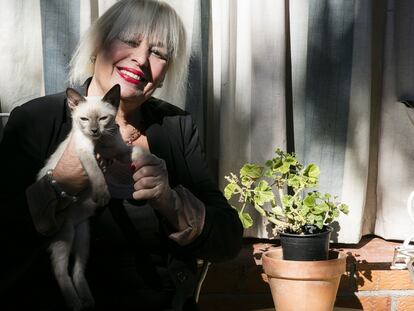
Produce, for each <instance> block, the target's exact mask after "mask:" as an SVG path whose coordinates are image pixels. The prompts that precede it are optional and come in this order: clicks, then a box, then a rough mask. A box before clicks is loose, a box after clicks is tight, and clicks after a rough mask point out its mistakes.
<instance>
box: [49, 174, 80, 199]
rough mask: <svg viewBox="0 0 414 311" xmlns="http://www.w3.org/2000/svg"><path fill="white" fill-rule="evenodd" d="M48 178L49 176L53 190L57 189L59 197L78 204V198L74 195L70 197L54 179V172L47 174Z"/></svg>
mask: <svg viewBox="0 0 414 311" xmlns="http://www.w3.org/2000/svg"><path fill="white" fill-rule="evenodd" d="M46 176H47V180H48V182H49V184H50V185H51V186H52V187H53V189H55V191H56V193H57V195H58V196H59V197H60V198H61V199H69V200H71V201H72V202H77V201H78V198H77V197H76V196H74V195H69V194H67V193H66V192H65V191H64V190H63V189H62V188H61V187H60V185H59V184H58V182H57V181H56V180H55V179H54V178H53V170H52V169H50V170H48V171H47V172H46Z"/></svg>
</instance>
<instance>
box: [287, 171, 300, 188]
mask: <svg viewBox="0 0 414 311" xmlns="http://www.w3.org/2000/svg"><path fill="white" fill-rule="evenodd" d="M288 186H290V187H293V188H295V189H298V188H300V187H301V186H302V178H301V177H300V176H298V175H294V174H291V175H289V178H288Z"/></svg>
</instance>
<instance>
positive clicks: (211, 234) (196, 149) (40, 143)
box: [0, 93, 242, 310]
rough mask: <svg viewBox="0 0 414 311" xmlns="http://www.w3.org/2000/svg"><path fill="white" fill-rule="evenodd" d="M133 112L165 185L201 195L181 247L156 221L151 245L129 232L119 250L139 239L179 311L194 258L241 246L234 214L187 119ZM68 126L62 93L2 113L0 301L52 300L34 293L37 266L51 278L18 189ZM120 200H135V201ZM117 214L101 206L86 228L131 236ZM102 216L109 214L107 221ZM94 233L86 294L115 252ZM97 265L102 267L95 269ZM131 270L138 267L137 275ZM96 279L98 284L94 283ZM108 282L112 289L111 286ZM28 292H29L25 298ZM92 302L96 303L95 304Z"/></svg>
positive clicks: (162, 111) (173, 110) (191, 281)
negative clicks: (194, 224)
mask: <svg viewBox="0 0 414 311" xmlns="http://www.w3.org/2000/svg"><path fill="white" fill-rule="evenodd" d="M141 109H142V112H143V116H144V119H145V122H146V124H145V134H146V135H147V139H148V144H149V148H150V151H151V152H152V153H153V154H155V155H156V156H157V157H159V158H162V159H164V160H165V162H166V165H167V169H168V176H169V183H170V186H171V188H174V187H175V186H177V185H182V186H183V187H185V188H187V189H188V190H190V191H191V192H192V193H193V194H194V195H195V196H196V197H197V198H198V199H199V200H201V201H202V202H203V203H204V204H205V208H206V215H205V223H204V228H203V231H202V233H201V234H200V235H199V236H198V237H197V238H196V239H195V240H194V241H193V242H191V243H190V244H189V245H186V246H180V245H178V244H177V243H175V242H174V241H173V240H171V239H169V238H168V233H166V232H164V231H163V226H159V231H158V232H157V234H156V237H157V240H158V242H157V243H159V244H153V243H152V242H150V243H148V241H147V242H146V241H145V239H146V236H145V235H144V236H141V237H139V239H138V244H135V245H134V243H135V242H136V240H135V237H134V236H132V237H131V236H129V237H126V238H125V241H127V243H126V244H125V245H128V246H127V247H126V248H129V249H130V250H132V251H133V252H135V251H136V248H137V247H138V246H137V245H141V244H142V245H144V246H143V247H144V248H145V249H146V251H148V252H149V253H151V256H149V258H150V261H154V263H155V264H157V263H159V262H163V263H165V264H166V269H167V270H166V271H167V272H168V275H169V276H170V277H171V280H172V284H173V285H174V287H175V288H176V291H177V295H176V297H175V300H174V301H175V302H174V303H173V305H174V309H176V310H180V309H181V306H182V305H183V303H184V301H185V300H186V299H187V298H188V297H190V296H191V295H192V291H193V290H194V285H195V275H194V274H195V259H196V258H201V259H205V260H208V261H212V262H217V261H223V260H226V259H230V258H232V257H235V256H236V255H237V253H238V251H239V250H240V247H241V241H242V226H241V223H240V221H239V219H238V216H237V213H236V211H235V210H234V209H232V208H231V207H230V206H229V205H228V203H227V201H226V199H225V198H224V197H223V195H222V193H221V192H220V191H219V190H218V187H217V186H216V184H215V183H214V181H213V180H212V178H211V176H210V175H209V173H208V168H207V165H206V161H205V158H204V154H203V151H202V148H201V146H200V142H199V136H198V131H197V128H196V127H195V126H194V124H193V121H192V118H191V116H190V115H189V114H187V113H186V112H185V111H183V110H181V109H179V108H177V107H175V106H173V105H170V104H168V103H166V102H164V101H161V100H158V99H155V98H151V99H149V100H148V101H146V102H145V103H144V104H143V106H142V107H141ZM70 130H71V116H70V111H69V110H68V108H67V105H66V96H65V94H64V93H59V94H55V95H49V96H45V97H41V98H37V99H34V100H32V101H30V102H28V103H26V104H24V105H22V106H19V107H17V108H15V109H14V110H13V111H12V113H11V114H10V117H9V120H8V123H7V125H6V127H5V129H4V136H3V140H2V141H1V143H0V163H1V175H0V176H1V177H0V208H1V217H0V230H1V238H0V239H1V242H2V243H1V245H2V246H1V247H2V252H1V254H2V255H1V261H2V263H1V266H0V269H1V272H0V275H1V277H0V296H1V297H0V301H10V300H13V299H14V297H19V299H21V298H22V297H24V296H25V295H26V297H28V296H30V297H31V298H33V299H35V300H37V301H38V302H39V301H40V302H42V301H43V299H45V300H47V299H50V300H52V299H51V296H52V295H51V292H45V291H42V290H41V285H40V286H39V284H41V283H39V282H40V281H41V280H39V279H36V278H37V277H39V275H38V276H36V277H35V276H34V275H36V274H39V271H43V270H41V269H40V267H44V268H45V270H47V272H44V273H45V274H43V272H42V276H40V277H42V280H53V277H52V276H51V270H50V268H49V266H50V264H49V262H48V257H49V256H48V254H47V252H46V247H47V245H48V237H47V236H45V235H42V234H40V233H39V232H38V231H36V229H35V227H34V225H33V221H32V218H31V214H30V212H29V208H28V204H27V198H26V190H27V188H30V187H31V186H32V185H34V184H35V183H36V174H37V173H38V171H39V170H40V169H41V168H42V167H43V165H44V164H45V161H46V160H47V158H48V157H49V156H50V155H51V154H52V153H53V152H54V151H55V149H56V148H57V146H58V145H59V143H60V142H62V141H63V140H64V139H65V138H66V136H67V135H68V133H69V132H70ZM46 203H47V202H45V204H46ZM111 204H112V205H113V206H114V205H116V204H121V203H120V202H114V201H113V202H112V203H111ZM122 204H123V205H128V204H139V202H123V203H122ZM122 204H121V205H122ZM123 215H124V216H125V215H128V214H123ZM155 215H156V217H157V218H158V220H159V223H162V222H163V219H162V216H160V215H158V214H155ZM117 217H118V216H116V215H115V216H114V215H113V213H110V211H109V210H108V209H106V210H104V211H101V213H99V215H98V216H97V217H96V219H93V220H92V224H93V226H92V229H93V228H94V223H95V224H100V226H101V227H102V226H103V227H105V226H106V225H105V224H106V223H112V224H110V225H108V226H113V224H114V223H116V224H117V226H118V228H119V226H121V229H120V232H122V231H123V232H122V234H124V235H125V234H126V235H128V234H130V235H134V233H133V231H132V233H131V231H129V233H128V232H126V231H128V230H125V219H124V220H119V219H115V220H114V218H117ZM121 218H122V216H121ZM105 219H109V222H107V221H105ZM98 231H99V230H98ZM98 231H96V232H98ZM104 231H105V230H104ZM108 232H111V230H109V231H108ZM94 234H95V231H94V230H92V238H91V244H92V245H91V260H90V262H89V263H88V265H89V268H90V270H91V271H93V273H95V276H96V275H97V276H98V277H97V278H95V279H93V276H92V272H91V273H90V275H91V276H90V277H91V279H92V280H91V281H92V284H91V289H92V291H94V290H93V286H98V287H99V286H100V284H101V282H102V283H105V275H106V274H108V273H110V272H111V269H115V270H116V267H114V266H112V263H111V260H110V257H111V256H109V254H112V255H113V256H112V257H113V258H118V259H119V257H122V256H117V251H120V250H119V249H118V248H117V247H115V246H113V245H112V244H110V243H109V241H110V238H109V239H107V241H106V242H108V243H109V244H107V243H105V244H103V245H102V242H99V241H101V239H100V237H97V236H94ZM98 235H99V234H98ZM134 241H135V242H134ZM115 244H116V243H115ZM121 244H122V243H121ZM145 245H146V246H145ZM151 245H153V246H154V245H157V248H158V247H160V248H161V249H162V251H158V252H157V251H155V252H154V247H151ZM111 247H113V249H111ZM102 248H103V249H104V253H105V254H106V255H107V256H106V258H105V259H106V260H105V261H104V265H105V266H100V264H99V256H97V255H96V254H94V250H96V249H102ZM151 248H152V249H151ZM157 258H158V259H157ZM95 260H97V261H96V263H95ZM91 262H92V263H91ZM101 264H102V262H101ZM138 264H140V262H138ZM92 265H93V268H91V267H92ZM108 265H109V266H108ZM89 268H88V269H89ZM99 268H100V269H102V270H101V271H99ZM141 268H142V267H141ZM156 270H157V271H158V270H159V269H158V268H157V269H156ZM139 271H140V268H139V269H138V273H139ZM154 271H155V270H154ZM99 278H101V281H97V280H98V279H99ZM161 279H162V278H161ZM51 282H52V283H53V281H51ZM55 285H56V284H55ZM112 285H113V286H114V288H115V287H116V284H112ZM170 285H171V284H170ZM170 285H168V286H170ZM22 290H23V292H22ZM54 290H56V289H54ZM24 291H26V292H24ZM32 291H33V292H36V294H33V295H29V294H30V293H29V292H32ZM18 292H20V293H19V294H18V295H17V296H14V294H13V293H18ZM24 293H26V294H24ZM54 293H55V294H56V292H54ZM57 293H58V291H57ZM6 298H9V299H6ZM95 298H96V297H95ZM23 300H24V301H25V304H24V305H25V306H26V310H27V307H28V306H30V303H31V302H30V299H29V298H28V299H23ZM1 303H2V302H0V304H1ZM19 303H22V301H21V300H20V301H15V303H14V302H13V303H12V304H11V305H13V306H14V305H16V306H17V305H18V304H19ZM40 304H41V303H40ZM97 304H98V305H99V301H97ZM9 307H10V305H9ZM0 309H1V310H6V309H4V308H1V305H0ZM33 310H34V308H33Z"/></svg>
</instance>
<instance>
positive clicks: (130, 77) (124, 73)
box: [117, 67, 147, 84]
mask: <svg viewBox="0 0 414 311" xmlns="http://www.w3.org/2000/svg"><path fill="white" fill-rule="evenodd" d="M117 69H118V73H119V75H120V76H121V78H123V79H124V80H125V81H127V82H130V83H132V84H138V83H140V82H146V81H147V80H146V79H145V78H144V75H143V73H141V72H138V71H136V72H131V71H130V70H127V69H125V68H122V67H118V68H117Z"/></svg>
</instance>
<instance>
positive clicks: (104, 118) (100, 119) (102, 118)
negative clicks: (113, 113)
mask: <svg viewBox="0 0 414 311" xmlns="http://www.w3.org/2000/svg"><path fill="white" fill-rule="evenodd" d="M106 119H108V116H104V117H100V118H99V121H104V120H106Z"/></svg>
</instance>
